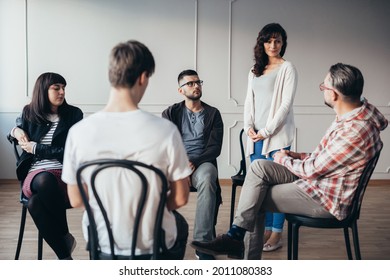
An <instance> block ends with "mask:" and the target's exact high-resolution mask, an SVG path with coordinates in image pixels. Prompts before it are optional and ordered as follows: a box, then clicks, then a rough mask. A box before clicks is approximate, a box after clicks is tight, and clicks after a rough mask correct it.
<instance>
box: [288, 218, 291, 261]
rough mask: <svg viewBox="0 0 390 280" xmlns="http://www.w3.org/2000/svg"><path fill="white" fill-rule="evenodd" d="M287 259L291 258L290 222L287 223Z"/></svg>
mask: <svg viewBox="0 0 390 280" xmlns="http://www.w3.org/2000/svg"><path fill="white" fill-rule="evenodd" d="M287 228H288V230H287V259H288V260H291V259H292V246H291V245H292V224H291V223H290V222H288V223H287Z"/></svg>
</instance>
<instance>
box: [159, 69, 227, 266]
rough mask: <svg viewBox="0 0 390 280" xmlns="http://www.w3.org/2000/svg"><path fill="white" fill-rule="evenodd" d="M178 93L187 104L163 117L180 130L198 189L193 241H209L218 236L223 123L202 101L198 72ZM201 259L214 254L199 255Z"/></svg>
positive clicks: (183, 78) (184, 79)
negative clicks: (217, 217) (217, 223)
mask: <svg viewBox="0 0 390 280" xmlns="http://www.w3.org/2000/svg"><path fill="white" fill-rule="evenodd" d="M177 81H178V84H179V89H178V91H179V93H180V94H181V95H182V96H183V97H184V101H182V102H180V103H176V104H173V105H172V106H170V107H168V108H167V109H166V110H164V112H163V113H162V117H163V118H166V119H168V120H170V121H172V122H173V123H174V124H176V126H177V127H178V129H179V131H180V133H181V135H182V138H183V142H184V146H185V149H186V151H187V155H188V158H189V160H190V165H189V166H190V168H191V170H192V175H191V177H190V180H191V182H190V185H191V186H193V187H194V188H196V189H197V204H196V213H195V224H194V240H198V241H210V240H212V238H214V237H215V229H214V217H215V215H216V213H218V212H217V211H218V207H219V204H220V203H221V201H222V199H221V194H220V187H219V183H218V168H217V157H218V156H219V155H220V153H221V148H222V139H223V121H222V117H221V114H220V112H219V110H218V109H216V108H214V107H212V106H210V105H208V104H206V103H204V102H203V101H201V100H200V99H201V97H202V84H203V81H202V80H200V79H199V76H198V73H197V72H196V71H195V70H191V69H189V70H184V71H182V72H181V73H180V74H179V76H178V79H177ZM196 255H197V257H198V258H199V259H200V260H213V259H215V258H214V257H213V256H212V255H209V254H204V253H201V252H196Z"/></svg>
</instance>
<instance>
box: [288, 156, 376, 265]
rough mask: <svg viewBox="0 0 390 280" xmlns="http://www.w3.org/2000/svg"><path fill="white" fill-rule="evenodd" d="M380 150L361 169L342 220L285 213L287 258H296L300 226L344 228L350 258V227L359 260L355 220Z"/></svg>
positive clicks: (357, 217)
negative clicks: (345, 214)
mask: <svg viewBox="0 0 390 280" xmlns="http://www.w3.org/2000/svg"><path fill="white" fill-rule="evenodd" d="M379 155H380V151H378V152H377V154H376V155H375V156H374V157H373V158H372V159H371V160H370V161H369V162H368V163H367V165H366V167H365V168H364V170H363V173H362V175H361V177H360V179H359V184H358V186H357V189H356V192H355V194H354V198H353V202H352V205H351V206H350V209H349V215H348V216H347V217H346V218H345V219H344V220H342V221H339V220H337V219H336V218H312V217H307V216H302V215H295V214H286V220H287V222H288V237H287V240H288V248H287V258H288V259H289V260H291V259H293V260H297V259H298V241H299V228H300V227H301V226H305V227H311V228H342V229H344V239H345V246H346V249H347V255H348V259H349V260H352V252H351V244H350V239H349V230H348V229H349V228H351V229H352V236H353V244H354V248H355V258H356V259H357V260H361V254H360V246H359V237H358V228H357V220H358V219H359V215H360V209H361V205H362V201H363V196H364V193H365V190H366V188H367V185H368V182H369V181H370V178H371V175H372V173H373V171H374V169H375V166H376V163H377V162H378V159H379Z"/></svg>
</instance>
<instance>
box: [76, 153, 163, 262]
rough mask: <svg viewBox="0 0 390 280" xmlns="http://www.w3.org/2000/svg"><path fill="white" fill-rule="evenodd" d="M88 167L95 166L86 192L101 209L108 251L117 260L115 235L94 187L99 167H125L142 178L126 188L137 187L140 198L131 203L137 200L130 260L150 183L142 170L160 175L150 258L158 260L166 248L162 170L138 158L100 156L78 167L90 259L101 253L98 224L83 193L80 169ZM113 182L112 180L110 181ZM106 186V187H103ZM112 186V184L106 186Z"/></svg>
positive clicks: (78, 180) (133, 254)
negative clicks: (163, 226)
mask: <svg viewBox="0 0 390 280" xmlns="http://www.w3.org/2000/svg"><path fill="white" fill-rule="evenodd" d="M87 167H94V169H93V171H92V173H91V176H90V178H88V181H89V185H90V187H91V189H92V193H89V194H88V195H89V196H92V195H94V196H95V199H96V202H97V204H98V207H99V210H100V211H101V213H102V215H103V218H104V222H105V225H106V230H107V232H108V238H109V241H110V251H111V259H116V256H115V252H114V244H115V240H114V235H113V233H112V229H111V224H110V221H109V218H108V214H107V211H106V209H105V207H104V205H103V203H102V200H101V198H100V197H99V194H98V192H97V190H96V177H97V175H98V173H100V172H101V171H102V170H105V169H107V168H125V169H127V170H129V171H131V172H133V173H134V174H135V175H137V176H138V178H139V179H140V181H141V184H140V185H139V184H134V185H137V186H134V185H131V186H130V185H129V186H128V187H129V188H135V187H139V188H140V193H141V195H140V197H139V198H138V200H137V199H134V198H129V199H132V200H133V201H132V203H137V211H136V215H135V217H134V224H133V227H132V229H133V236H132V240H131V255H130V256H129V259H134V258H136V255H135V250H136V246H137V239H138V230H139V226H140V224H141V223H142V215H143V210H144V206H145V205H146V197H147V194H148V188H149V187H150V186H149V183H148V182H149V180H148V179H147V177H146V176H145V175H144V174H143V172H142V171H141V169H147V170H151V171H153V172H154V173H155V174H156V175H157V176H158V178H159V180H160V182H161V192H160V201H159V204H158V208H157V213H156V215H155V223H154V231H153V254H152V256H151V259H157V256H158V254H159V253H160V249H161V248H163V249H164V248H166V247H165V237H164V232H163V230H162V219H163V213H164V209H165V206H166V197H167V191H168V183H167V179H166V177H165V175H164V173H162V171H161V170H160V169H158V168H156V167H154V166H152V165H147V164H144V163H142V162H138V161H130V160H118V159H99V160H93V161H89V162H85V163H83V164H82V165H81V166H80V167H79V168H78V170H77V175H76V176H77V184H78V187H79V190H80V193H81V196H82V199H83V202H84V206H85V210H86V213H87V216H88V219H89V240H88V243H89V246H90V248H89V250H90V256H91V258H92V259H98V258H99V253H100V246H99V239H98V231H97V225H96V222H95V218H94V212H93V210H92V209H91V206H90V203H89V199H88V196H87V194H86V192H85V189H84V186H83V177H82V172H83V171H84V170H85V169H86V168H87ZM113 181H114V180H113ZM104 187H106V186H104ZM107 187H110V188H111V189H113V187H115V186H107Z"/></svg>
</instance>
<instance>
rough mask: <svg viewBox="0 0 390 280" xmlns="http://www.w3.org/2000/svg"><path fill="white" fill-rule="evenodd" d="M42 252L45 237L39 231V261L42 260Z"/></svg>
mask: <svg viewBox="0 0 390 280" xmlns="http://www.w3.org/2000/svg"><path fill="white" fill-rule="evenodd" d="M42 251H43V237H42V235H41V233H40V232H39V231H38V260H42Z"/></svg>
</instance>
